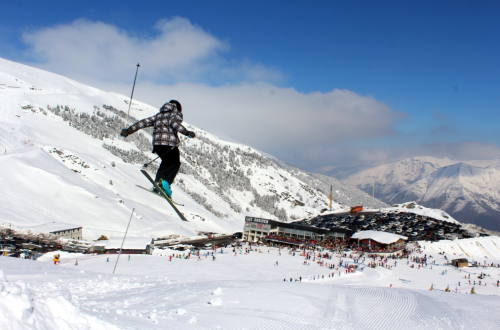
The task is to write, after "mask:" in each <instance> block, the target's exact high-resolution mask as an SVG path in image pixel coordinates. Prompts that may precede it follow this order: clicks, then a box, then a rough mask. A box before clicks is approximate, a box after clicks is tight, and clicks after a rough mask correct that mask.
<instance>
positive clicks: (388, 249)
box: [351, 230, 408, 256]
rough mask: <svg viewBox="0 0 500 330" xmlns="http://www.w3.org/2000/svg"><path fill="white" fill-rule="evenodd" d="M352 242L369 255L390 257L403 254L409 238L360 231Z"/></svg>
mask: <svg viewBox="0 0 500 330" xmlns="http://www.w3.org/2000/svg"><path fill="white" fill-rule="evenodd" d="M351 240H354V243H357V245H358V246H359V247H360V248H361V249H362V250H363V251H364V252H367V253H369V254H377V255H381V256H388V255H394V254H401V253H402V252H403V249H404V248H405V247H406V241H407V240H408V237H406V236H401V235H397V234H392V233H387V232H383V231H376V230H364V231H359V232H357V233H355V234H354V235H352V237H351Z"/></svg>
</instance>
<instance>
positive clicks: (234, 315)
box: [162, 282, 500, 330]
mask: <svg viewBox="0 0 500 330" xmlns="http://www.w3.org/2000/svg"><path fill="white" fill-rule="evenodd" d="M242 284H243V283H241V282H237V283H232V282H213V283H210V282H204V283H199V284H194V286H198V285H200V289H201V288H205V289H202V290H201V292H198V293H194V292H192V291H191V292H190V294H187V295H186V300H185V301H176V302H177V304H181V305H182V308H183V309H185V310H187V311H188V312H189V314H191V315H193V314H194V315H196V317H197V326H198V327H196V326H193V324H187V322H186V321H187V320H188V319H189V317H187V316H185V317H184V316H177V315H176V316H177V317H176V318H175V320H173V322H171V321H162V326H164V325H166V324H167V322H168V324H169V325H171V326H172V327H173V328H175V329H194V328H197V329H207V328H208V329H217V328H219V329H270V330H271V329H273V330H276V329H283V330H288V329H476V328H481V329H495V328H497V327H498V322H499V318H498V317H495V318H496V319H492V314H491V313H494V309H495V307H494V306H499V302H500V300H499V298H498V297H494V296H474V295H465V294H454V293H444V292H439V291H433V292H429V293H427V292H425V291H424V292H418V291H411V290H404V289H394V288H369V287H355V286H331V285H317V284H306V283H296V282H292V283H290V282H283V283H278V284H277V283H269V282H267V283H258V282H247V285H242ZM190 286H191V288H193V287H192V286H193V285H190ZM218 286H220V287H222V288H223V292H224V293H223V295H222V298H223V301H224V302H223V304H222V305H221V306H212V305H210V304H208V303H207V302H208V301H209V300H210V298H211V297H213V296H211V294H210V293H207V290H206V288H207V287H209V288H216V287H218ZM184 288H185V287H184ZM195 291H198V290H196V289H195ZM203 291H204V292H203ZM193 293H194V295H193ZM195 296H197V297H198V299H196V298H195V299H193V298H194V297H195ZM245 298H246V299H245ZM200 300H201V301H200ZM200 302H202V304H200ZM465 306H467V307H465ZM487 314H488V315H487Z"/></svg>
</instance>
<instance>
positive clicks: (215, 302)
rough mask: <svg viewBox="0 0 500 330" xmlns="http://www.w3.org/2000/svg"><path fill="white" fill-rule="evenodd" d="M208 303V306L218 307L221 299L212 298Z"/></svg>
mask: <svg viewBox="0 0 500 330" xmlns="http://www.w3.org/2000/svg"><path fill="white" fill-rule="evenodd" d="M208 303H209V304H210V305H214V306H220V305H222V298H221V297H216V298H212V299H210V301H209V302H208Z"/></svg>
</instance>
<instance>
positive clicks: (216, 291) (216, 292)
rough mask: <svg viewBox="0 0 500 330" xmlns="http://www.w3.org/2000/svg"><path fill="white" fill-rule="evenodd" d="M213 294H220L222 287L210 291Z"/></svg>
mask: <svg viewBox="0 0 500 330" xmlns="http://www.w3.org/2000/svg"><path fill="white" fill-rule="evenodd" d="M212 294H213V295H214V296H220V295H221V294H222V288H217V289H215V290H214V292H212Z"/></svg>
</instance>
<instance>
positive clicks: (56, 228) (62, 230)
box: [31, 222, 83, 239]
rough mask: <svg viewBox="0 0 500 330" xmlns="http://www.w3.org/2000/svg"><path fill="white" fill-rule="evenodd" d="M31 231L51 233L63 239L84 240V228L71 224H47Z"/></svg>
mask: <svg viewBox="0 0 500 330" xmlns="http://www.w3.org/2000/svg"><path fill="white" fill-rule="evenodd" d="M31 229H33V230H35V231H39V232H42V233H50V234H54V235H56V236H59V237H63V238H70V239H82V235H83V232H82V227H81V226H78V225H72V224H70V223H62V222H52V223H45V224H43V225H40V226H35V227H32V228H31Z"/></svg>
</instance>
